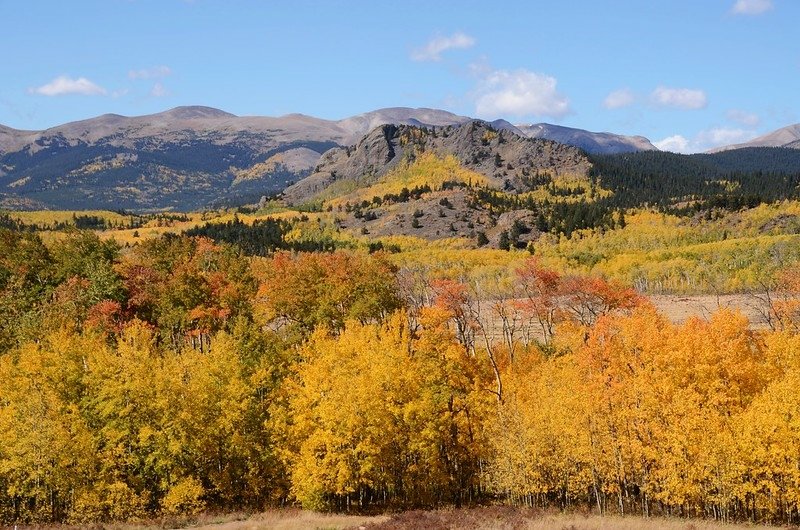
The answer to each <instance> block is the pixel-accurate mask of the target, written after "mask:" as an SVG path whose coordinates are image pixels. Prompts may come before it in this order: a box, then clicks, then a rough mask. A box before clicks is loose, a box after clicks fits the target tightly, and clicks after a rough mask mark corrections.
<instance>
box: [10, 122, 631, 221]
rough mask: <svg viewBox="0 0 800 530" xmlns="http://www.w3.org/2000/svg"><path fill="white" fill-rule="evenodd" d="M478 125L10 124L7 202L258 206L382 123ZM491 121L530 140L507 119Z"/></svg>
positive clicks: (75, 205)
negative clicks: (42, 127) (36, 126)
mask: <svg viewBox="0 0 800 530" xmlns="http://www.w3.org/2000/svg"><path fill="white" fill-rule="evenodd" d="M474 121H482V120H474V119H473V118H470V117H468V116H460V115H457V114H454V113H452V112H449V111H445V110H440V109H432V108H418V109H414V108H409V107H388V108H383V109H377V110H374V111H370V112H365V113H362V114H358V115H355V116H350V117H347V118H343V119H341V120H327V119H322V118H316V117H314V116H308V115H304V114H297V113H295V114H287V115H285V116H279V117H269V116H237V115H234V114H231V113H229V112H225V111H223V110H220V109H215V108H212V107H205V106H183V107H175V108H173V109H168V110H165V111H163V112H158V113H154V114H148V115H144V116H122V115H119V114H111V113H109V114H103V115H101V116H97V117H95V118H88V119H85V120H78V121H74V122H69V123H65V124H61V125H57V126H54V127H50V128H48V129H45V130H42V131H22V130H17V129H12V128H10V127H5V126H0V206H2V205H3V204H6V205H8V204H20V201H19V200H14V201H12V200H10V199H9V200H5V199H3V197H5V198H8V197H10V198H16V199H25V201H28V202H29V203H36V204H45V205H49V206H51V207H53V208H63V209H81V208H88V207H106V208H126V209H131V210H157V209H165V208H166V209H170V208H172V209H175V208H180V209H194V208H202V207H209V206H211V207H214V206H217V205H224V204H242V203H246V202H255V201H257V200H258V199H259V198H260V197H261V196H263V195H271V194H276V193H279V192H281V191H283V190H284V189H285V188H286V187H288V186H290V185H291V184H293V183H296V182H298V181H300V180H302V179H303V178H305V177H307V176H308V175H310V174H312V173H313V170H314V169H315V167H316V165H318V163H319V160H321V158H322V155H323V154H324V153H325V152H326V151H328V150H329V149H331V148H340V147H344V146H353V145H355V144H357V143H358V142H359V141H360V140H361V138H363V137H364V136H365V135H366V134H367V133H369V132H370V131H371V130H374V129H375V128H376V127H379V126H381V125H384V124H392V125H396V126H401V125H405V126H417V127H444V126H457V125H461V124H464V123H468V122H474ZM487 123H490V124H491V125H492V126H493V127H494V128H495V129H498V130H507V131H510V132H513V133H515V134H518V135H520V136H526V135H525V133H524V131H522V130H520V129H519V128H518V127H517V126H515V125H513V124H511V123H510V122H508V121H506V120H503V119H498V120H495V121H493V122H487ZM553 127H556V126H553ZM572 131H580V132H581V133H582V134H583V135H584V136H583V137H585V136H586V135H592V134H594V133H590V132H588V131H582V130H577V129H575V130H572ZM538 136H546V135H543V134H538ZM620 138H621V137H620ZM562 140H563V138H562ZM562 143H563V142H562ZM567 143H568V142H567ZM596 143H597V145H600V144H602V142H601V141H600V140H598V141H597V142H596ZM278 155H280V156H278ZM315 157H317V160H314V158H315ZM23 203H24V202H23Z"/></svg>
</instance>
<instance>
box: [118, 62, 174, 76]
mask: <svg viewBox="0 0 800 530" xmlns="http://www.w3.org/2000/svg"><path fill="white" fill-rule="evenodd" d="M171 74H172V69H171V68H170V67H169V66H163V65H162V66H154V67H153V68H142V69H140V70H130V71H128V78H129V79H161V78H163V77H167V76H168V75H171Z"/></svg>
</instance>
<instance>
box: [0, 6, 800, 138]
mask: <svg viewBox="0 0 800 530" xmlns="http://www.w3.org/2000/svg"><path fill="white" fill-rule="evenodd" d="M0 20H3V21H4V24H3V29H2V31H0V50H2V51H3V54H2V57H3V59H2V62H0V65H2V72H3V73H2V83H0V123H1V124H4V125H7V126H10V127H15V128H19V129H41V128H46V127H51V126H54V125H57V124H60V123H63V122H67V121H74V120H79V119H84V118H88V117H92V116H96V115H99V114H104V113H109V112H113V113H117V114H123V115H139V114H149V113H154V112H159V111H162V110H166V109H168V108H172V107H175V106H178V105H208V106H212V107H217V108H221V109H223V110H226V111H228V112H232V113H234V114H239V115H267V116H278V115H283V114H288V113H293V112H300V113H303V114H309V115H313V116H318V117H322V118H330V119H338V118H343V117H347V116H351V115H354V114H359V113H362V112H366V111H369V110H374V109H376V108H381V107H390V106H409V107H434V108H443V109H446V110H450V111H452V112H456V113H458V114H463V115H469V116H476V117H481V118H487V119H494V118H506V119H508V120H509V121H511V122H513V123H532V122H540V121H547V122H550V123H558V124H561V125H566V126H571V127H580V128H585V129H589V130H595V131H613V132H619V133H624V134H641V135H644V136H647V137H648V138H650V139H651V140H652V141H654V142H657V145H659V146H661V147H663V148H667V149H670V150H678V151H699V150H704V149H707V148H709V147H713V146H715V145H721V144H727V143H733V142H738V141H743V140H746V139H748V138H751V137H753V136H756V135H758V134H762V133H765V132H769V131H771V130H773V129H776V128H779V127H783V126H786V125H789V124H791V123H796V122H798V121H800V96H799V94H800V39H798V38H797V27H798V23H800V1H798V0H691V1H690V0H670V1H663V0H658V1H656V0H605V1H601V0H586V1H583V0H571V1H569V0H564V1H562V2H555V1H552V0H549V1H538V0H528V1H519V2H517V1H506V2H500V1H498V2H489V1H487V0H482V1H479V2H478V1H471V0H459V1H455V0H453V1H447V0H440V1H434V0H427V1H417V0H404V1H403V2H389V1H377V0H376V1H369V2H368V1H361V0H349V1H327V2H323V1H301V0H295V1H291V2H290V1H272V2H270V1H258V2H256V1H245V0H239V1H225V2H223V1H221V0H219V1H211V0H192V1H187V0H97V1H79V0H75V1H68V2H67V1H38V2H37V1H32V0H20V1H17V0H0Z"/></svg>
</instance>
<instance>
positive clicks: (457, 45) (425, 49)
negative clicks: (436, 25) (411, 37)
mask: <svg viewBox="0 0 800 530" xmlns="http://www.w3.org/2000/svg"><path fill="white" fill-rule="evenodd" d="M474 45H475V39H474V38H473V37H471V36H469V35H467V34H466V33H461V32H458V33H453V34H452V35H450V36H449V37H444V36H439V37H434V38H433V39H431V40H430V41H429V42H428V43H427V44H426V45H425V46H422V47H421V48H417V49H416V50H414V51H412V52H411V59H413V60H414V61H441V60H442V53H443V52H446V51H447V50H456V49H464V48H471V47H472V46H474Z"/></svg>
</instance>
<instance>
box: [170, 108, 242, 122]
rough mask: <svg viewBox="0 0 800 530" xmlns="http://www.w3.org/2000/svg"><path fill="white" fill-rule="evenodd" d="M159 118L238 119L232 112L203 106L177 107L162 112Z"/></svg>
mask: <svg viewBox="0 0 800 530" xmlns="http://www.w3.org/2000/svg"><path fill="white" fill-rule="evenodd" d="M158 116H168V117H170V118H174V119H178V120H196V119H208V118H235V117H236V115H235V114H231V113H230V112H225V111H224V110H220V109H215V108H213V107H204V106H202V105H191V106H182V107H175V108H174V109H170V110H167V111H165V112H160V113H159V114H158Z"/></svg>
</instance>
